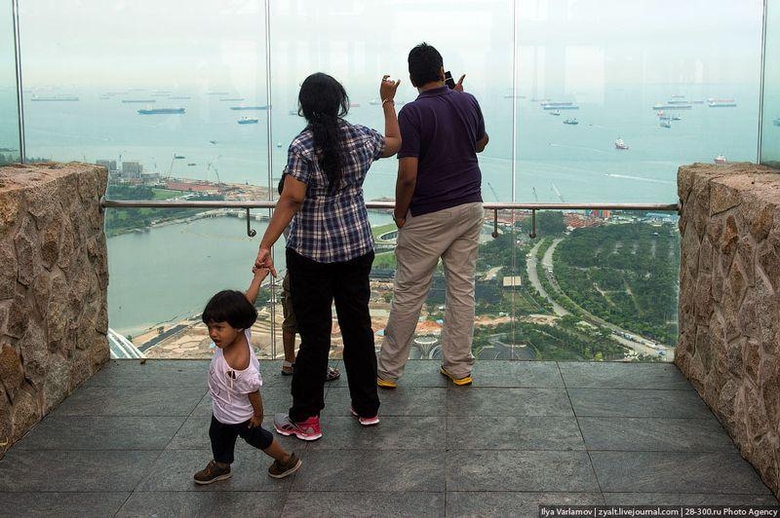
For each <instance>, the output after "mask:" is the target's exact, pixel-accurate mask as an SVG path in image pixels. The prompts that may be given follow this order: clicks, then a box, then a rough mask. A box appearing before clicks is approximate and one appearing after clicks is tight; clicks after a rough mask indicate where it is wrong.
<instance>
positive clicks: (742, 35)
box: [20, 0, 762, 91]
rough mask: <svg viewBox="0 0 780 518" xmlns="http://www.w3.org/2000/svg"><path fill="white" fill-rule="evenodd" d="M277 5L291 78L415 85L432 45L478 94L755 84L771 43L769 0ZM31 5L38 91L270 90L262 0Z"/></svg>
mask: <svg viewBox="0 0 780 518" xmlns="http://www.w3.org/2000/svg"><path fill="white" fill-rule="evenodd" d="M268 1H269V2H270V5H271V7H270V23H269V26H270V38H271V68H272V76H273V78H274V84H278V85H282V86H288V85H296V84H297V83H299V82H300V81H301V79H302V78H303V77H305V76H306V75H308V74H309V73H311V72H313V71H316V70H322V71H326V72H328V73H331V74H333V75H335V76H336V77H339V78H341V79H342V80H343V81H345V82H347V83H350V82H355V83H362V82H365V83H366V84H370V85H374V84H376V80H377V79H378V77H379V76H381V74H382V73H389V74H391V75H393V76H394V77H400V78H401V79H403V80H406V79H407V71H406V55H407V53H408V50H409V49H410V48H411V47H412V46H413V45H415V44H416V43H419V42H420V41H423V40H425V41H428V42H430V43H431V44H433V45H435V46H436V47H437V48H439V50H440V51H441V52H442V54H443V55H444V57H445V66H446V68H450V69H452V70H453V73H454V74H456V75H457V74H459V73H467V74H468V79H467V80H468V81H469V85H470V86H471V87H472V89H475V90H482V89H487V88H495V87H496V86H499V87H500V88H502V89H505V90H506V91H511V87H512V84H513V82H512V81H513V77H512V74H513V71H512V63H513V58H514V60H515V63H516V65H517V69H516V70H517V79H516V81H517V83H516V84H517V87H518V89H519V90H521V91H523V90H529V89H532V88H537V89H544V88H552V86H551V85H552V84H555V85H556V86H555V87H556V88H562V89H565V90H582V89H599V88H603V86H604V84H609V83H617V82H627V83H637V82H642V81H645V82H672V83H674V82H685V83H696V82H743V81H748V82H751V81H755V80H757V66H758V59H759V56H760V51H761V49H760V37H761V23H762V2H761V0H682V1H681V0H549V1H545V0H531V1H524V0H517V1H515V2H512V1H508V0H492V1H463V0H446V1H445V0H434V1H421V0H420V1H418V0H408V1H389V0H384V1H381V0H329V1H327V2H325V1H322V0H268ZM20 10H21V13H20V19H21V22H20V23H21V34H22V52H23V63H24V70H23V73H24V80H25V86H26V87H27V88H40V87H44V86H52V85H59V86H62V87H64V88H69V87H80V86H95V87H99V88H106V87H115V88H126V87H133V86H145V87H150V88H170V89H177V88H182V89H192V88H193V87H195V88H200V89H202V90H211V89H221V88H230V89H232V90H234V91H246V90H253V89H254V90H262V89H264V88H265V84H264V82H265V75H266V19H265V18H266V3H265V1H263V0H212V1H209V2H193V1H192V0H115V1H111V0H25V1H23V2H20ZM513 17H514V20H515V23H513ZM513 42H516V45H515V46H514V47H513ZM407 83H408V81H407ZM407 86H408V84H407Z"/></svg>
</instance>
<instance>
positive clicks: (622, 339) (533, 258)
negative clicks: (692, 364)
mask: <svg viewBox="0 0 780 518" xmlns="http://www.w3.org/2000/svg"><path fill="white" fill-rule="evenodd" d="M561 241H563V238H556V239H554V240H553V242H552V244H551V245H550V247H549V248H548V249H547V250H546V251H545V253H544V257H542V268H543V269H544V271H545V274H546V275H547V279H548V280H549V281H550V284H551V285H552V287H553V288H555V290H557V291H558V293H559V294H560V295H561V296H564V297H566V293H564V291H563V290H562V289H561V287H560V286H558V282H557V281H556V280H555V275H554V273H553V261H552V256H553V253H555V247H557V246H558V243H560V242H561ZM541 244H542V242H541V241H539V242H538V243H537V244H536V245H535V246H534V247H533V248H532V249H531V251H530V252H529V254H528V256H527V258H526V266H527V270H528V280H529V281H530V282H531V284H532V285H533V286H534V287H535V288H536V289H537V290H538V291H539V293H541V294H542V296H543V297H545V298H546V299H547V300H548V301H550V303H552V305H553V311H554V312H555V314H556V315H557V316H563V315H569V314H571V313H570V312H569V311H567V310H566V309H565V308H564V307H563V306H561V305H560V304H558V303H557V302H556V301H555V299H553V298H552V296H550V294H549V293H547V291H545V289H544V288H543V287H542V283H541V282H540V281H539V273H538V271H537V268H536V265H537V262H538V251H539V246H541ZM567 298H569V297H567ZM569 300H571V299H569ZM577 307H578V308H579V310H580V311H581V312H582V313H583V315H584V316H585V318H586V319H588V320H590V321H592V322H595V323H597V324H599V325H601V326H604V327H607V328H609V329H610V330H612V338H613V339H614V340H616V341H617V342H619V343H621V344H622V345H624V346H625V347H628V348H629V349H631V350H633V351H635V352H636V353H637V354H645V355H651V356H657V355H658V351H665V354H666V356H665V358H664V359H665V360H667V361H671V360H673V359H674V348H669V347H665V346H663V345H661V344H658V345H654V346H649V345H647V342H649V340H646V339H644V338H642V337H641V336H637V335H635V334H633V333H630V332H628V331H626V330H625V329H622V328H620V327H618V326H616V325H615V324H612V323H610V322H607V321H606V320H604V319H602V318H600V317H597V316H596V315H593V314H592V313H589V312H587V311H585V310H584V309H583V308H581V307H579V306H577Z"/></svg>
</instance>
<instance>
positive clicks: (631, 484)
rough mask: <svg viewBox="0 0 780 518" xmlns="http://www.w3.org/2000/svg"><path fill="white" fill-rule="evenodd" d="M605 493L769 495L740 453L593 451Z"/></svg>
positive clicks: (592, 456)
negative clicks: (639, 491)
mask: <svg viewBox="0 0 780 518" xmlns="http://www.w3.org/2000/svg"><path fill="white" fill-rule="evenodd" d="M590 456H591V458H592V459H593V467H594V469H595V470H596V475H597V476H598V478H599V483H600V484H601V488H602V490H603V491H604V492H605V493H628V492H631V491H636V490H638V489H639V490H641V491H643V492H647V493H715V494H718V493H744V494H758V495H761V494H769V489H767V487H766V486H765V485H764V484H763V482H761V479H760V478H759V477H758V475H757V474H756V472H755V470H754V469H753V467H752V466H751V465H750V464H749V463H748V462H747V461H746V460H745V459H743V458H742V457H740V456H739V454H737V453H684V452H598V451H596V452H590Z"/></svg>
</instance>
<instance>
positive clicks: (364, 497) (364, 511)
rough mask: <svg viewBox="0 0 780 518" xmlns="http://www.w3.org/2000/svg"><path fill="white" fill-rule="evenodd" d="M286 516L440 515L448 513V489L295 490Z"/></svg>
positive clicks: (415, 516)
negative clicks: (424, 491) (428, 490)
mask: <svg viewBox="0 0 780 518" xmlns="http://www.w3.org/2000/svg"><path fill="white" fill-rule="evenodd" d="M282 516H285V517H290V518H293V517H298V516H317V517H326V516H333V517H344V516H372V517H373V516H377V517H380V516H387V517H395V516H407V517H410V518H417V517H437V516H444V493H420V492H412V491H405V492H400V493H398V492H395V493H394V492H387V491H372V492H362V491H361V492H331V491H328V492H324V491H313V492H296V491H292V492H291V493H290V494H289V497H288V499H287V504H286V505H285V506H284V513H283V515H282Z"/></svg>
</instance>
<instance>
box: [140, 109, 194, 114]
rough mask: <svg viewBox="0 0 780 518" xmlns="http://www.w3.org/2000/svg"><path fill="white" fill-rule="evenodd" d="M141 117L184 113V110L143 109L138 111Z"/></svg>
mask: <svg viewBox="0 0 780 518" xmlns="http://www.w3.org/2000/svg"><path fill="white" fill-rule="evenodd" d="M138 113H139V114H140V115H161V114H180V113H184V108H142V109H140V110H138Z"/></svg>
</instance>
